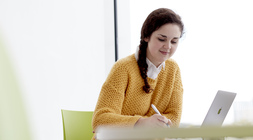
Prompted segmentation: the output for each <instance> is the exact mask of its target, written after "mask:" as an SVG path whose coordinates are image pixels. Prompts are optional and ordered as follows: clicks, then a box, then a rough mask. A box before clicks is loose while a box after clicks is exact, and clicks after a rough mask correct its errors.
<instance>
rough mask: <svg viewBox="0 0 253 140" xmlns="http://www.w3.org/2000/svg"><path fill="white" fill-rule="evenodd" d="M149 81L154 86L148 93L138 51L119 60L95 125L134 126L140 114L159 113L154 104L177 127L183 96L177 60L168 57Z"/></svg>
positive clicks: (102, 96) (101, 98) (103, 92)
mask: <svg viewBox="0 0 253 140" xmlns="http://www.w3.org/2000/svg"><path fill="white" fill-rule="evenodd" d="M148 83H149V84H150V86H151V89H154V90H153V91H152V92H151V93H148V94H147V93H145V91H144V90H143V88H142V87H143V86H144V80H143V79H142V77H141V75H140V70H139V67H138V64H137V61H136V59H135V56H134V54H133V55H130V56H128V57H126V58H123V59H120V60H118V61H117V62H116V63H115V64H114V66H113V67H112V69H111V71H110V73H109V75H108V77H107V79H106V81H105V82H104V84H103V86H102V89H101V92H100V95H99V98H98V101H97V105H96V108H95V111H94V114H93V120H92V126H93V129H94V130H95V129H96V128H97V127H98V126H100V125H113V126H127V127H133V126H134V125H135V123H136V122H137V120H138V119H139V118H141V117H149V116H152V115H153V114H155V111H154V110H153V109H152V107H151V104H154V105H155V106H156V107H157V109H158V110H159V111H160V112H161V114H162V115H163V116H166V117H167V118H168V119H170V120H171V121H172V123H173V125H174V126H175V127H177V126H178V125H179V122H180V118H181V112H182V100H183V86H182V82H181V76H180V70H179V67H178V65H177V63H176V62H175V61H174V60H172V59H168V60H166V61H165V68H163V69H162V70H161V72H160V73H159V75H158V77H157V78H156V79H151V78H148Z"/></svg>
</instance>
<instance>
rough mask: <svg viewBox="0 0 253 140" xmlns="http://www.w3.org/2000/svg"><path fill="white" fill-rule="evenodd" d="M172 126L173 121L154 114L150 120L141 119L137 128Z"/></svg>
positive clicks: (136, 124)
mask: <svg viewBox="0 0 253 140" xmlns="http://www.w3.org/2000/svg"><path fill="white" fill-rule="evenodd" d="M167 125H172V123H171V121H170V120H169V119H167V118H166V117H165V116H162V115H159V114H154V115H152V116H150V117H148V118H140V119H139V120H138V121H137V122H136V123H135V126H136V127H164V128H166V127H168V126H167Z"/></svg>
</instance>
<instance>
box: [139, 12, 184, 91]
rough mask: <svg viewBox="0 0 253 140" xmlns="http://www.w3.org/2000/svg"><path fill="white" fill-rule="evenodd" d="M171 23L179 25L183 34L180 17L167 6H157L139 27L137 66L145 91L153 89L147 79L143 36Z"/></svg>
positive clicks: (145, 48) (148, 35) (147, 35)
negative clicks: (140, 27) (139, 39)
mask: <svg viewBox="0 0 253 140" xmlns="http://www.w3.org/2000/svg"><path fill="white" fill-rule="evenodd" d="M167 23H171V24H176V25H178V26H179V28H180V30H181V36H180V37H182V35H183V30H184V24H183V22H182V21H181V17H180V16H179V15H178V14H176V13H175V12H173V11H172V10H170V9H167V8H159V9H156V10H154V11H153V12H151V13H150V14H149V15H148V17H147V18H146V20H145V22H144V23H143V25H142V29H141V41H140V45H139V59H138V61H137V62H138V66H139V69H140V73H141V77H142V78H143V80H144V84H145V85H144V86H143V90H144V91H145V92H146V93H150V92H151V91H152V90H153V89H151V88H150V85H149V84H148V80H147V71H148V64H147V62H146V52H147V47H148V43H147V42H146V41H144V39H145V38H150V36H151V34H152V33H153V32H154V31H156V30H158V29H159V28H160V27H161V26H163V25H164V24H167Z"/></svg>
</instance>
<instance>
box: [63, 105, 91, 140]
mask: <svg viewBox="0 0 253 140" xmlns="http://www.w3.org/2000/svg"><path fill="white" fill-rule="evenodd" d="M61 112H62V123H63V134H64V140H90V139H91V138H92V136H93V132H92V131H93V130H92V126H91V121H92V115H93V111H73V110H63V109H62V110H61Z"/></svg>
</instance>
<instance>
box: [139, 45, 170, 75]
mask: <svg viewBox="0 0 253 140" xmlns="http://www.w3.org/2000/svg"><path fill="white" fill-rule="evenodd" d="M138 54H139V47H137V50H136V52H135V59H136V60H137V61H138V59H139V55H138ZM146 62H147V64H148V71H147V76H148V77H149V78H152V79H156V78H157V76H158V74H159V73H160V72H161V70H162V68H165V61H164V62H163V63H161V64H160V65H159V66H158V67H156V66H155V65H154V64H153V63H152V62H151V61H150V60H149V59H148V58H146Z"/></svg>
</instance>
